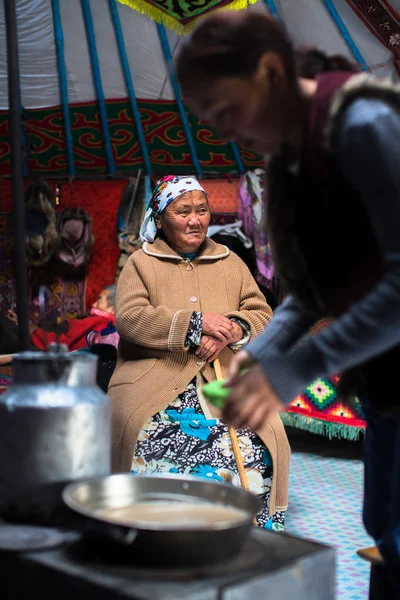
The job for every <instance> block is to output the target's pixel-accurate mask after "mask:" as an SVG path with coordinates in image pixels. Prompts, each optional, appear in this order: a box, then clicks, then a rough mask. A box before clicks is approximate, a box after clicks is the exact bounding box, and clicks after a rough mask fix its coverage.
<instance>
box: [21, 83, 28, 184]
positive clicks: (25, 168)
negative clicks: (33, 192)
mask: <svg viewBox="0 0 400 600" xmlns="http://www.w3.org/2000/svg"><path fill="white" fill-rule="evenodd" d="M19 110H20V113H21V143H22V149H23V150H22V162H23V163H24V164H23V173H24V177H27V176H28V165H27V164H26V160H27V155H26V156H25V157H24V150H26V149H27V144H26V138H25V131H24V127H23V114H24V107H23V106H22V98H21V81H20V82H19Z"/></svg>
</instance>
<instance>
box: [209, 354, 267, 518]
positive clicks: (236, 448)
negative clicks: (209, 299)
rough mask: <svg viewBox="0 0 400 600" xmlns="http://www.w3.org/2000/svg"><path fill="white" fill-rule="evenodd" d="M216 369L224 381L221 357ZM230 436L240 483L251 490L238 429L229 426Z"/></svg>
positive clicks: (215, 361)
mask: <svg viewBox="0 0 400 600" xmlns="http://www.w3.org/2000/svg"><path fill="white" fill-rule="evenodd" d="M214 371H215V376H216V378H217V379H218V381H222V380H223V379H224V376H223V374H222V367H221V363H220V360H219V358H216V359H215V360H214ZM228 431H229V437H230V438H231V444H232V450H233V454H234V456H235V461H236V466H237V469H238V473H239V479H240V484H241V486H242V488H243V489H244V490H246V491H249V482H248V480H247V475H246V471H245V470H244V464H243V457H242V453H241V452H240V446H239V440H238V436H237V433H236V429H235V428H234V427H230V426H228ZM253 525H254V527H258V523H257V519H256V518H255V517H253Z"/></svg>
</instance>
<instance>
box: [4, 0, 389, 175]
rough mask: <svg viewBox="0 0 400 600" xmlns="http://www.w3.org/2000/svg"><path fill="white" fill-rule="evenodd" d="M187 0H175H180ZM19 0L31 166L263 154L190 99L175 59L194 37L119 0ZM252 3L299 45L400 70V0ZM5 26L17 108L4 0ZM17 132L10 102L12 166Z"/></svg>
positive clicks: (244, 158) (229, 165) (106, 169)
mask: <svg viewBox="0 0 400 600" xmlns="http://www.w3.org/2000/svg"><path fill="white" fill-rule="evenodd" d="M143 1H144V0H143ZM163 3H164V5H165V6H166V5H167V2H166V0H163ZM177 3H178V0H170V1H169V2H168V6H170V5H171V6H175V7H176V6H177ZM186 5H196V6H200V7H203V8H204V7H206V5H207V6H208V7H209V8H221V7H220V6H217V2H214V4H213V7H211V3H209V4H207V3H206V2H205V4H201V3H198V2H196V3H194V2H193V3H189V2H188V3H183V0H179V6H186ZM232 6H234V3H232ZM16 8H17V22H18V43H19V59H20V82H21V106H22V107H23V111H24V112H23V115H24V125H25V141H26V151H27V154H29V156H28V160H27V168H28V172H29V173H30V174H34V173H39V172H40V173H42V174H52V175H68V174H69V175H79V174H96V173H105V174H107V173H108V174H112V175H118V174H119V173H126V172H129V173H130V172H131V171H132V170H136V169H138V168H143V167H144V168H145V169H146V170H147V171H149V170H153V171H155V172H160V173H161V172H165V171H168V170H171V169H174V170H176V171H177V172H195V171H196V170H197V169H196V164H197V163H198V166H199V168H200V169H201V170H202V171H203V172H204V173H207V172H213V173H223V172H225V173H228V172H234V171H238V170H239V171H240V170H241V169H242V168H252V167H255V166H257V165H259V164H261V163H260V157H257V156H255V155H254V154H253V153H251V152H248V151H247V150H242V149H241V150H240V152H239V150H238V149H237V148H236V147H235V146H231V145H230V144H228V143H226V142H224V141H222V140H220V139H219V138H218V136H217V135H216V134H215V132H213V131H212V130H211V129H210V128H209V127H208V126H207V125H205V124H203V123H199V122H198V120H197V119H195V118H194V117H193V116H192V115H190V113H187V112H186V109H185V107H183V105H180V102H179V97H176V95H177V93H178V92H177V88H176V85H175V82H174V81H173V77H172V78H171V75H172V76H173V72H172V71H171V61H170V59H171V58H172V57H173V56H174V54H175V53H176V50H177V48H178V47H179V43H180V40H181V39H182V38H181V36H179V35H177V34H176V33H175V32H174V31H172V30H171V29H168V28H164V26H163V25H160V24H159V23H156V22H155V21H154V20H152V19H151V18H149V17H148V16H146V15H143V14H140V13H139V12H137V11H136V10H132V8H131V7H129V6H127V5H124V4H121V2H119V1H118V2H117V1H116V0H68V2H67V1H66V0H17V2H16ZM54 8H56V9H58V10H55V11H53V9H54ZM222 8H224V9H225V8H227V4H226V3H224V7H222ZM228 8H229V7H228ZM85 10H86V17H85ZM248 10H251V11H260V12H265V11H267V10H269V11H270V12H272V13H274V14H275V15H276V16H277V17H278V18H279V19H280V20H281V21H282V22H283V23H284V24H285V25H286V27H287V29H288V30H289V33H290V34H291V35H292V37H293V39H294V41H295V43H297V44H307V45H314V46H319V47H321V48H322V49H324V50H326V51H327V52H328V53H340V54H344V55H345V56H348V57H349V58H350V59H352V60H357V61H358V62H359V64H360V66H361V67H362V68H364V69H367V68H368V69H369V70H372V71H374V72H375V73H376V74H377V75H380V76H386V77H390V78H391V79H393V80H398V73H397V69H396V67H397V64H398V62H397V61H398V57H399V56H400V18H399V17H398V14H397V11H399V10H400V0H392V1H391V2H390V3H389V2H387V1H386V0H296V1H295V2H294V1H293V0H259V1H258V2H256V4H255V5H251V6H249V8H248ZM57 12H58V16H57V14H56V13H57ZM113 13H114V15H113ZM88 14H89V21H90V23H89V25H90V26H89V27H88ZM115 16H117V18H118V22H119V28H120V32H119V33H118V27H117V25H116V21H115ZM57 23H58V27H57ZM0 36H1V37H0V39H2V40H3V44H4V48H3V52H2V53H1V54H0V110H3V111H6V110H7V108H8V89H7V64H6V52H5V24H4V14H3V3H0ZM121 40H122V42H121ZM121 43H122V46H121ZM60 48H62V53H61V54H62V56H61V59H60ZM121 48H122V51H121ZM57 49H58V52H57ZM166 50H167V53H166ZM93 53H95V54H93ZM168 53H169V58H168ZM61 62H62V63H63V64H64V93H63V94H61V93H60V89H61V90H62V89H63V85H62V79H63V77H62V69H60V65H61ZM96 66H97V68H96ZM169 69H170V70H169ZM60 84H61V86H60ZM103 100H104V102H103ZM177 100H178V103H177V102H176V101H177ZM63 104H64V106H63ZM139 117H140V120H139ZM185 119H186V123H185ZM7 136H8V129H7V114H6V113H5V112H4V113H3V114H0V174H2V175H7V174H8V173H9V162H10V161H9V159H10V157H9V140H8V137H7ZM107 136H108V139H107ZM145 146H146V149H144V148H145ZM146 151H147V158H146Z"/></svg>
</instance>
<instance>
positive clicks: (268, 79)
mask: <svg viewBox="0 0 400 600" xmlns="http://www.w3.org/2000/svg"><path fill="white" fill-rule="evenodd" d="M265 56H266V58H265V61H264V62H262V61H261V62H260V65H259V68H258V70H257V71H256V72H255V73H254V75H252V76H251V77H221V78H219V79H217V80H216V81H211V82H203V83H202V85H196V84H195V86H194V87H193V89H192V90H187V91H185V99H186V100H187V101H188V103H189V104H190V106H191V107H192V109H193V110H194V112H195V113H196V114H197V115H198V116H199V117H200V119H202V120H203V121H205V122H207V123H209V124H210V125H211V126H212V127H213V128H214V129H216V131H218V133H219V134H220V135H221V137H222V138H225V139H228V140H232V141H234V142H236V143H238V144H240V145H242V146H244V147H246V148H249V149H251V150H254V151H255V152H259V153H261V154H269V153H271V152H273V151H275V150H277V149H279V147H280V145H281V143H282V140H283V135H284V123H285V115H284V114H283V113H284V109H283V104H282V80H283V66H282V64H280V60H279V57H277V55H265ZM260 60H261V59H260Z"/></svg>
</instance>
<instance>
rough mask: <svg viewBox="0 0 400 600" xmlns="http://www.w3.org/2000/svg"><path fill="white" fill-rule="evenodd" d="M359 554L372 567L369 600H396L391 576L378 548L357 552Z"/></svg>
mask: <svg viewBox="0 0 400 600" xmlns="http://www.w3.org/2000/svg"><path fill="white" fill-rule="evenodd" d="M357 554H358V556H359V557H360V558H362V559H363V560H366V561H367V562H369V563H370V565H371V571H370V578H369V600H396V592H395V590H394V589H393V587H392V584H391V582H390V578H389V574H388V572H387V569H386V567H385V561H384V560H383V558H382V555H381V553H380V552H379V550H378V548H377V547H376V546H371V547H370V548H363V549H362V550H357Z"/></svg>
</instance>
